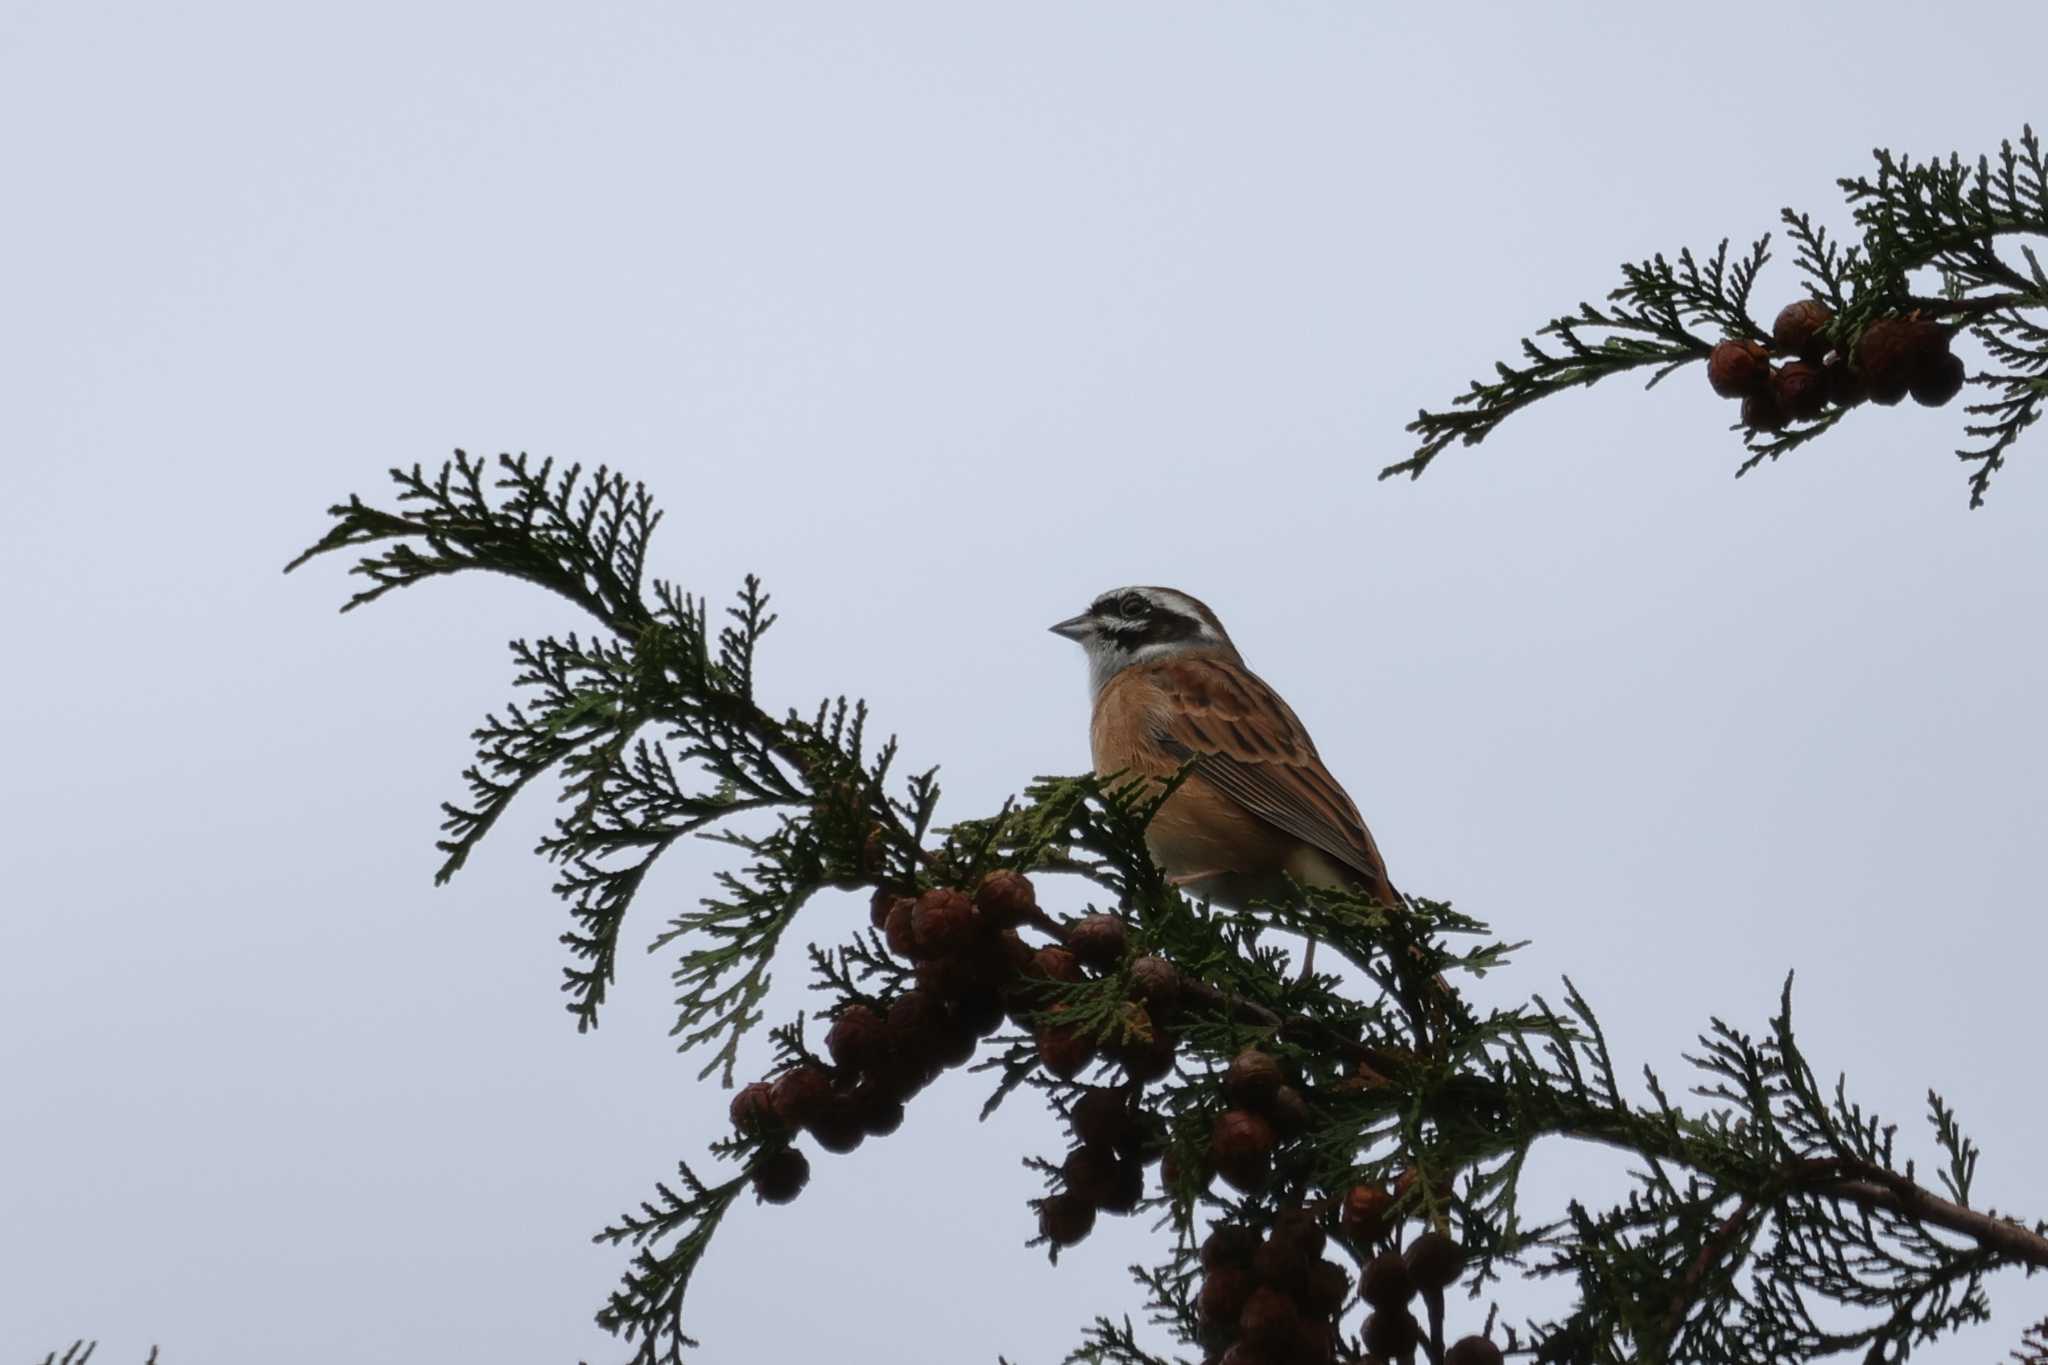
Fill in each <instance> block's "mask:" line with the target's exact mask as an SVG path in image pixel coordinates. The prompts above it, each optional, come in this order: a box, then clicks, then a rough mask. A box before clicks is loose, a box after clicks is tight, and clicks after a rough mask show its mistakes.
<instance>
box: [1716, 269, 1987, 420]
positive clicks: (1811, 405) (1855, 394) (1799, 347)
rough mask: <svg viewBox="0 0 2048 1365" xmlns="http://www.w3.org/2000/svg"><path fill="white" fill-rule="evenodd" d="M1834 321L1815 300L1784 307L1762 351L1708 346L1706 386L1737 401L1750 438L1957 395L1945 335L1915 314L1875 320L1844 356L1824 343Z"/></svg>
mask: <svg viewBox="0 0 2048 1365" xmlns="http://www.w3.org/2000/svg"><path fill="white" fill-rule="evenodd" d="M1833 321H1834V314H1833V313H1831V312H1830V311H1829V310H1828V308H1827V306H1826V305H1825V304H1823V303H1821V302H1820V301H1819V300H1817V299H1801V300H1799V301H1798V302H1796V303H1791V304H1787V305H1786V306H1785V308H1784V309H1783V310H1782V311H1781V312H1779V314H1778V317H1777V320H1776V321H1775V322H1774V323H1773V324H1772V326H1771V344H1770V345H1769V346H1766V345H1764V344H1763V343H1762V342H1760V341H1748V340H1738V339H1735V338H1730V339H1729V340H1726V341H1723V342H1721V343H1720V344H1719V345H1717V346H1715V347H1714V350H1713V353H1712V354H1711V355H1709V356H1708V357H1707V382H1708V383H1709V384H1710V385H1712V386H1713V390H1714V392H1715V393H1717V394H1719V395H1721V396H1722V397H1723V398H1739V399H1741V400H1742V424H1743V425H1744V426H1746V427H1748V428H1749V429H1750V430H1752V431H1776V430H1778V429H1779V428H1781V427H1783V426H1785V425H1786V424H1787V423H1788V422H1803V421H1811V420H1812V419H1814V418H1816V417H1819V416H1820V415H1821V414H1822V413H1823V412H1825V411H1826V410H1827V409H1828V408H1829V407H1830V406H1833V407H1838V408H1849V407H1855V406H1856V405H1857V404H1859V403H1863V402H1871V403H1877V404H1880V405H1882V406H1886V407H1889V406H1891V405H1892V404H1895V403H1899V402H1902V401H1904V400H1905V398H1906V397H1907V396H1908V395H1909V394H1910V395H1911V396H1912V398H1913V400H1914V401H1915V402H1917V403H1922V404H1925V405H1926V406H1928V407H1940V406H1942V405H1943V404H1944V403H1947V402H1949V401H1950V400H1951V399H1953V398H1954V397H1955V396H1956V395H1957V394H1958V393H1960V392H1962V388H1963V379H1964V373H1963V362H1962V358H1961V357H1960V356H1958V355H1956V354H1955V353H1954V352H1953V351H1951V350H1950V349H1949V342H1950V340H1951V339H1952V337H1953V336H1954V332H1953V330H1952V329H1950V328H1948V327H1945V326H1943V325H1942V324H1941V323H1938V322H1934V321H1931V320H1929V319H1926V318H1922V317H1920V316H1919V315H1918V314H1913V315H1910V316H1907V317H1902V318H1881V319H1879V320H1878V321H1876V322H1873V323H1871V324H1870V325H1869V326H1868V327H1865V328H1864V329H1863V335H1862V336H1861V337H1859V338H1858V339H1857V342H1856V347H1855V350H1854V352H1853V353H1845V352H1844V351H1842V350H1839V349H1833V348H1832V344H1831V343H1830V341H1829V339H1828V327H1829V324H1831V323H1832V322H1833ZM1774 362H1775V363H1774Z"/></svg>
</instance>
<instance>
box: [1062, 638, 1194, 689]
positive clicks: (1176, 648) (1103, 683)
mask: <svg viewBox="0 0 2048 1365" xmlns="http://www.w3.org/2000/svg"><path fill="white" fill-rule="evenodd" d="M1190 648H1191V646H1190V645H1189V643H1188V642H1187V641H1185V640H1173V641H1167V642H1163V643H1160V644H1150V645H1140V646H1138V647H1137V648H1136V649H1124V648H1122V647H1120V646H1118V645H1116V644H1113V643H1112V642H1110V641H1109V640H1107V639H1105V638H1104V637H1102V636H1100V635H1098V636H1096V637H1095V638H1093V639H1091V640H1089V641H1088V642H1087V649H1088V698H1089V700H1090V701H1093V700H1094V699H1095V698H1097V697H1100V696H1101V695H1102V689H1103V688H1105V687H1107V686H1109V684H1110V682H1111V681H1112V680H1114V679H1115V677H1116V675H1117V674H1119V673H1121V672H1123V671H1124V670H1125V669H1127V668H1135V667H1136V666H1137V665H1139V664H1149V663H1154V662H1156V661H1158V660H1160V659H1168V658H1172V657H1173V656H1174V655H1176V654H1186V653H1187V652H1188V651H1189V649H1190Z"/></svg>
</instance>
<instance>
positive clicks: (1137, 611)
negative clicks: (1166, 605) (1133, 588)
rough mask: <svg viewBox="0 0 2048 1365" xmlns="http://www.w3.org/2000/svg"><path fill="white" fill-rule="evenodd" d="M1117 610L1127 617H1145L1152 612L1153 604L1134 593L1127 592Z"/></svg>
mask: <svg viewBox="0 0 2048 1365" xmlns="http://www.w3.org/2000/svg"><path fill="white" fill-rule="evenodd" d="M1117 609H1118V610H1119V611H1121V612H1123V614H1124V615H1126V616H1144V615H1146V614H1148V613H1149V612H1150V611H1151V610H1152V604H1151V603H1150V602H1147V601H1146V600H1145V599H1144V598H1143V597H1141V596H1140V595H1139V594H1137V593H1134V592H1127V593H1125V594H1124V595H1123V598H1122V600H1121V601H1119V602H1118V603H1117Z"/></svg>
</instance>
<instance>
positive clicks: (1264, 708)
mask: <svg viewBox="0 0 2048 1365" xmlns="http://www.w3.org/2000/svg"><path fill="white" fill-rule="evenodd" d="M1147 672H1148V673H1151V674H1152V678H1151V681H1153V682H1155V683H1157V685H1158V686H1159V687H1160V688H1161V689H1162V690H1163V691H1164V692H1165V694H1166V705H1165V706H1164V707H1162V708H1161V709H1160V710H1158V711H1157V712H1155V713H1154V720H1153V724H1154V726H1155V737H1156V738H1157V739H1158V740H1159V742H1160V744H1161V745H1162V746H1163V747H1164V748H1165V749H1166V750H1167V752H1168V753H1170V754H1172V755H1173V756H1174V757H1175V758H1176V759H1177V760H1179V761H1182V762H1185V761H1186V760H1187V759H1189V758H1193V759H1194V761H1195V772H1196V773H1197V774H1199V775H1200V776H1201V777H1203V778H1204V779H1205V780H1207V781H1208V782H1209V783H1210V785H1212V786H1214V787H1215V788H1216V789H1217V790H1218V791H1220V792H1222V793H1223V794H1224V795H1225V796H1227V797H1229V798H1230V799H1231V800H1233V801H1235V802H1237V803H1238V804H1239V805H1241V806H1243V807H1244V808H1245V809H1246V810H1248V811H1250V812H1251V813H1252V814H1254V815H1256V816H1258V817H1259V818H1260V819H1261V820H1264V821H1265V822H1267V823H1268V824H1270V825H1272V826H1274V827H1275V828H1277V829H1280V830H1282V831H1284V832H1286V833H1288V834H1291V835H1293V836H1294V837H1295V838H1297V839H1300V840H1301V841H1302V842H1304V843H1307V844H1312V845H1314V846H1315V847H1316V848H1319V849H1321V850H1322V851H1323V852H1324V853H1327V854H1328V855H1330V857H1332V858H1334V859H1336V860H1337V861H1338V862H1339V863H1342V864H1343V865H1344V866H1346V867H1349V868H1351V869H1353V870H1354V871H1356V872H1357V873H1358V874H1359V876H1360V878H1361V879H1362V880H1363V881H1364V883H1365V890H1366V891H1367V892H1368V893H1369V894H1371V895H1375V896H1378V897H1380V898H1382V899H1385V900H1387V901H1389V902H1391V901H1393V900H1394V899H1395V894H1394V888H1393V885H1392V883H1391V882H1389V881H1388V879H1387V866H1386V863H1385V862H1384V861H1383V860H1382V859H1381V858H1380V851H1379V848H1378V847H1377V846H1376V845H1375V844H1374V843H1373V839H1372V832H1371V831H1370V830H1368V829H1367V828H1366V827H1365V821H1364V820H1363V819H1361V818H1360V816H1359V814H1358V807H1357V806H1355V805H1353V804H1352V802H1351V798H1350V797H1349V796H1347V795H1346V794H1345V792H1344V789H1343V788H1342V787H1340V786H1338V785H1337V779H1336V778H1334V777H1332V776H1330V770H1329V769H1328V768H1325V767H1324V766H1323V760H1322V759H1321V758H1320V757H1319V756H1318V755H1317V754H1316V746H1315V743H1314V741H1312V740H1311V739H1309V737H1308V731H1307V730H1305V729H1303V728H1302V724H1301V721H1300V720H1299V719H1298V718H1297V717H1296V716H1295V714H1294V712H1293V710H1292V709H1291V708H1290V707H1289V706H1288V705H1287V703H1286V702H1284V701H1282V700H1281V699H1280V696H1279V694H1278V693H1276V692H1274V691H1273V689H1272V688H1270V687H1268V686H1266V684H1265V683H1264V682H1262V681H1261V680H1260V679H1259V678H1258V677H1257V675H1255V674H1253V673H1252V672H1251V671H1250V670H1248V669H1246V668H1244V667H1243V666H1242V665H1239V664H1233V663H1228V662H1225V661H1223V660H1220V659H1205V658H1193V659H1173V660H1166V661H1163V662H1161V663H1158V664H1155V665H1153V666H1152V667H1151V668H1150V669H1148V670H1147Z"/></svg>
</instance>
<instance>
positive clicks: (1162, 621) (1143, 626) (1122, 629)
mask: <svg viewBox="0 0 2048 1365" xmlns="http://www.w3.org/2000/svg"><path fill="white" fill-rule="evenodd" d="M1103 629H1104V630H1105V631H1106V632H1107V633H1108V634H1109V635H1110V636H1111V637H1112V638H1114V639H1115V640H1116V642H1117V643H1118V644H1119V645H1121V646H1123V647H1124V648H1125V649H1130V650H1137V649H1142V648H1144V647H1145V646H1146V645H1164V644H1173V643H1176V642H1178V641H1181V640H1193V639H1196V638H1197V637H1199V636H1200V635H1201V633H1202V623H1201V622H1200V621H1198V620H1196V619H1195V618H1194V617H1192V616H1182V615H1180V614H1179V613H1178V612H1171V611H1155V612H1153V613H1152V614H1151V615H1150V616H1148V617H1146V618H1145V619H1144V620H1142V621H1133V620H1130V619H1128V618H1126V617H1120V616H1118V617H1111V618H1110V619H1109V620H1108V621H1107V622H1106V623H1105V625H1104V627H1103Z"/></svg>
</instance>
